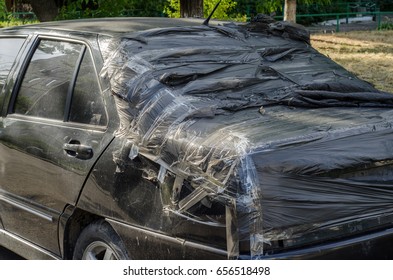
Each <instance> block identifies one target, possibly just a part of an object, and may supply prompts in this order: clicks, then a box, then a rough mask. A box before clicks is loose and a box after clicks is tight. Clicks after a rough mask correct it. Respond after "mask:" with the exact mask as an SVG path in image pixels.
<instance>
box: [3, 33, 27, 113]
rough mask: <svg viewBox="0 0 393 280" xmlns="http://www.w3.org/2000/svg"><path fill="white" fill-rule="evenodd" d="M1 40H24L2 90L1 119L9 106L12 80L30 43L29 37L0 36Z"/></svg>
mask: <svg viewBox="0 0 393 280" xmlns="http://www.w3.org/2000/svg"><path fill="white" fill-rule="evenodd" d="M0 39H21V40H23V43H22V45H21V47H20V49H19V50H18V53H17V55H16V56H15V59H14V62H13V64H12V66H11V68H10V70H9V72H8V75H7V77H6V79H5V80H4V85H3V87H2V88H0V95H3V100H2V102H1V103H0V117H3V116H4V115H3V114H4V111H3V110H5V107H6V106H7V103H8V96H9V94H7V88H8V85H9V83H10V80H11V79H12V78H11V77H12V76H13V74H14V72H15V68H16V65H18V62H19V61H20V60H21V58H22V57H23V53H24V51H25V48H26V45H27V44H28V41H29V36H28V35H0Z"/></svg>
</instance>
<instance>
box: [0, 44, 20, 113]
mask: <svg viewBox="0 0 393 280" xmlns="http://www.w3.org/2000/svg"><path fill="white" fill-rule="evenodd" d="M24 41H25V39H24V38H0V108H1V106H2V104H3V98H4V97H3V93H2V91H3V88H4V85H5V82H6V80H7V77H8V74H9V72H10V70H11V67H12V65H13V64H14V61H15V58H16V56H17V55H18V52H19V50H20V48H21V47H22V44H23V42H24Z"/></svg>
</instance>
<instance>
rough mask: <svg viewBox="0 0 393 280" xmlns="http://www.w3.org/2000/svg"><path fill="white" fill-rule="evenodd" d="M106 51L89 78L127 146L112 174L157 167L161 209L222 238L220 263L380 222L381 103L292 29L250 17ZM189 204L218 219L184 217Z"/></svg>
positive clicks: (391, 156)
mask: <svg viewBox="0 0 393 280" xmlns="http://www.w3.org/2000/svg"><path fill="white" fill-rule="evenodd" d="M108 48H109V49H108V50H110V52H109V51H108V54H109V53H111V55H110V56H109V55H108V56H107V57H106V58H105V61H106V63H105V67H104V69H103V71H102V73H101V75H102V76H103V77H105V78H107V79H109V80H110V84H111V91H112V93H113V95H114V96H115V98H116V102H117V105H118V106H117V107H118V112H119V116H120V119H121V129H119V131H118V132H117V133H118V134H120V135H123V136H126V138H127V141H125V142H124V145H125V146H128V149H126V150H127V153H126V154H124V153H123V154H122V152H119V153H118V154H114V160H115V161H116V162H117V165H118V172H121V171H122V168H123V167H122V161H123V160H124V159H123V158H124V157H128V158H133V157H136V156H137V155H143V156H144V157H146V158H149V159H151V160H153V161H154V162H156V163H158V164H159V165H160V166H161V168H160V171H159V172H158V173H157V174H156V175H155V176H156V178H155V179H156V180H157V183H158V184H164V183H165V182H168V177H169V175H170V174H171V176H172V181H170V201H169V202H168V203H167V205H166V206H165V207H166V209H165V210H166V211H169V212H171V214H173V215H184V216H185V217H187V218H189V219H193V220H194V221H196V222H198V221H199V222H201V223H204V222H214V223H218V224H221V225H223V226H226V235H227V250H228V257H229V258H237V257H239V255H241V254H242V249H241V248H240V247H239V246H240V245H239V244H240V243H248V244H249V246H250V251H251V256H252V257H254V258H258V257H261V256H264V255H266V254H269V253H271V252H280V250H285V249H286V248H296V247H301V246H304V245H305V244H308V245H309V244H319V243H321V242H324V241H327V240H331V239H334V238H343V237H345V236H347V235H349V234H356V233H360V232H367V231H372V230H374V229H376V228H379V227H383V226H385V225H386V224H387V223H388V222H389V221H392V217H391V216H392V209H391V205H392V202H393V188H392V179H393V171H392V168H391V165H392V163H393V134H392V107H393V96H392V95H391V94H390V93H385V92H380V91H378V90H376V89H375V88H374V87H373V86H372V85H370V84H369V83H367V82H365V81H362V80H360V79H358V78H357V77H355V76H354V75H352V74H351V73H349V72H347V71H346V70H345V69H343V68H342V67H341V66H339V65H338V64H336V63H334V62H333V61H332V60H330V59H329V58H327V57H325V56H323V55H321V54H320V53H319V52H317V51H316V50H315V49H313V48H312V47H311V46H310V43H309V36H308V33H307V31H305V30H304V29H303V28H301V27H299V26H296V25H293V24H289V23H285V22H274V21H273V20H271V19H269V18H267V17H259V18H256V19H255V20H253V21H252V22H250V23H247V24H236V25H235V24H224V25H222V26H204V25H202V26H196V27H188V28H184V27H178V28H164V29H153V30H149V31H142V32H138V33H137V35H135V33H133V34H132V35H129V36H122V37H121V38H117V40H114V41H113V42H112V43H111V45H110V46H109V47H108ZM184 185H187V187H188V188H189V189H190V191H189V192H188V193H187V194H186V195H182V194H181V193H182V188H184ZM200 203H202V204H203V205H205V207H211V206H212V204H220V205H222V206H223V207H225V213H224V215H222V217H221V216H220V217H221V218H220V219H216V220H214V218H212V217H211V216H210V217H201V216H198V215H196V214H193V213H192V211H191V209H192V207H194V206H195V205H196V204H200ZM209 219H211V220H210V221H209Z"/></svg>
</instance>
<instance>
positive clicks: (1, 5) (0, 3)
mask: <svg viewBox="0 0 393 280" xmlns="http://www.w3.org/2000/svg"><path fill="white" fill-rule="evenodd" d="M6 17H7V11H6V9H5V1H4V0H0V19H4V18H6Z"/></svg>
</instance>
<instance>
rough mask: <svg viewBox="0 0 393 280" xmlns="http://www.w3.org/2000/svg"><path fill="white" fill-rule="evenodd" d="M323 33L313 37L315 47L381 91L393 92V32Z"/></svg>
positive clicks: (314, 34)
mask: <svg viewBox="0 0 393 280" xmlns="http://www.w3.org/2000/svg"><path fill="white" fill-rule="evenodd" d="M360 28H363V25H362V26H360ZM352 29H355V28H354V27H352ZM321 31H322V32H320V33H313V34H312V36H311V42H312V45H313V47H315V48H316V49H317V50H319V51H320V52H321V53H323V54H325V55H327V56H328V57H330V58H331V59H333V60H334V61H336V62H337V63H338V64H340V65H342V66H343V67H344V68H346V69H347V70H349V71H351V72H352V73H354V74H355V75H357V76H358V77H359V78H361V79H364V80H366V81H368V82H370V83H372V84H373V85H374V86H375V87H376V88H378V89H379V90H382V91H387V92H392V93H393V31H377V30H375V29H371V30H367V31H351V32H339V33H334V32H333V33H324V32H323V30H321Z"/></svg>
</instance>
